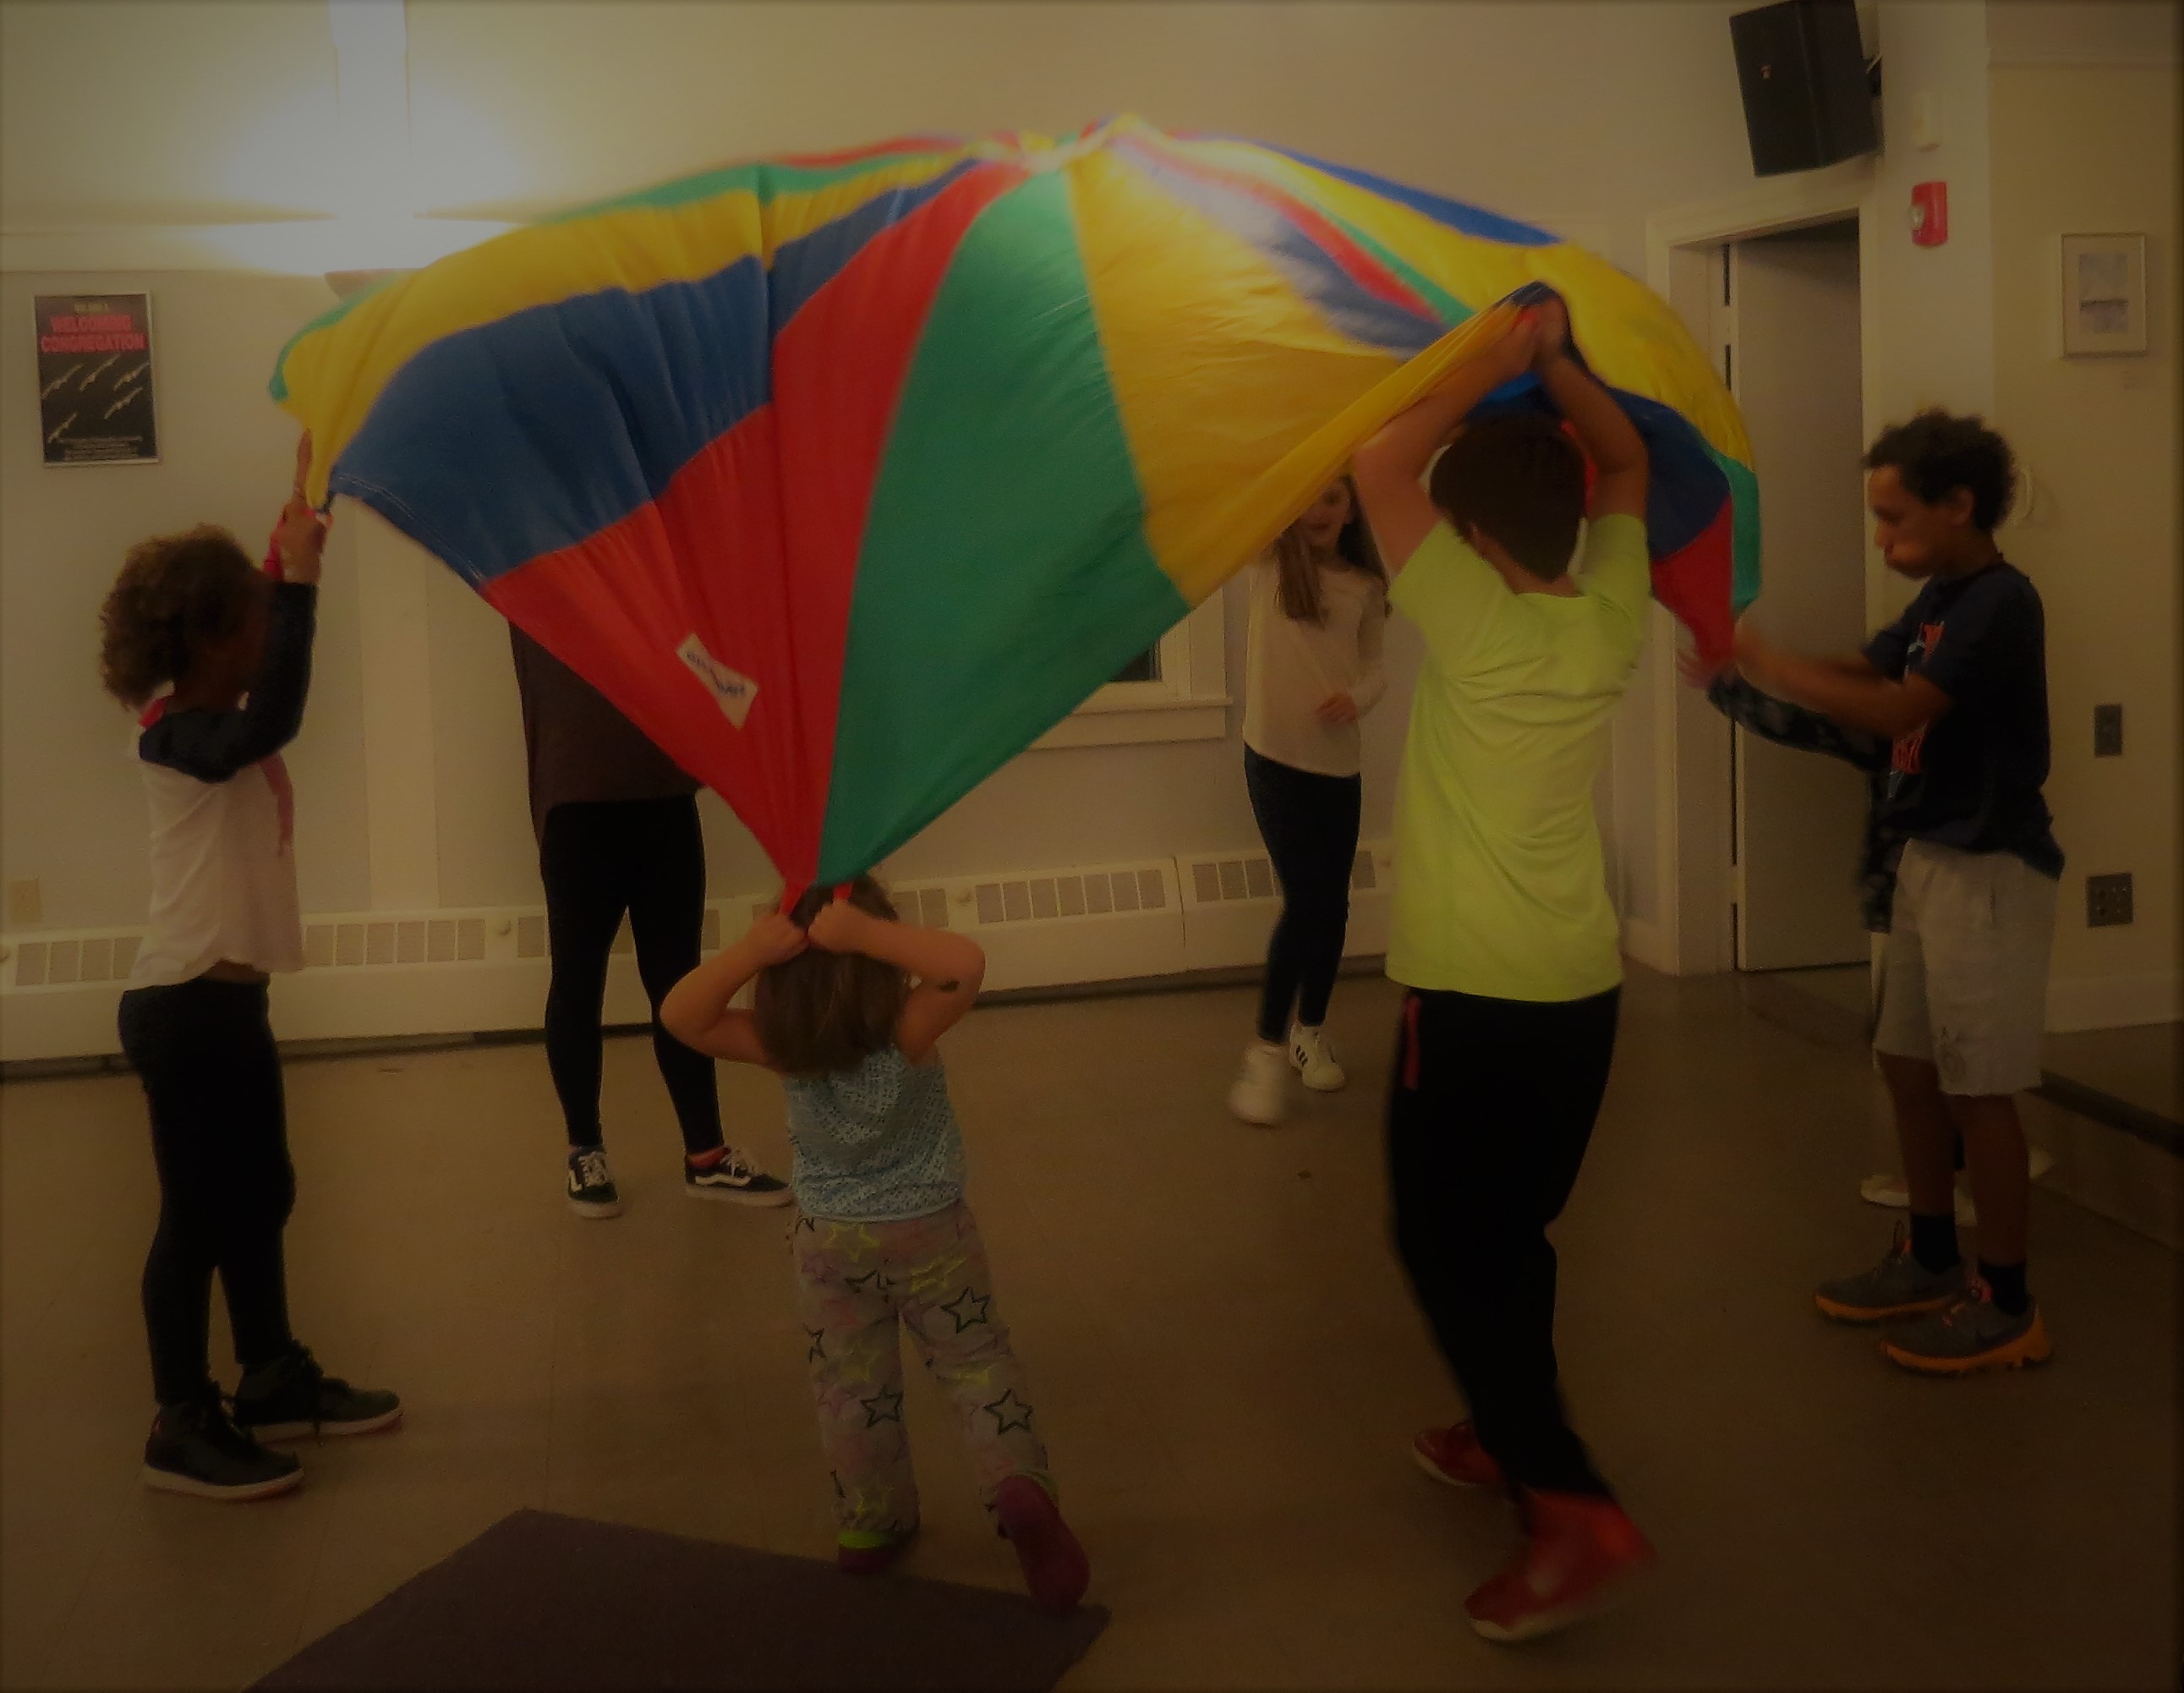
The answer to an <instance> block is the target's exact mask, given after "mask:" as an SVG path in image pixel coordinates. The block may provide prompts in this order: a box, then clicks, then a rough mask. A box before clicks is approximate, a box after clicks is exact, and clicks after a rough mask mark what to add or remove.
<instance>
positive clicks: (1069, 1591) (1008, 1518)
mask: <svg viewBox="0 0 2184 1693" xmlns="http://www.w3.org/2000/svg"><path fill="white" fill-rule="evenodd" d="M994 1515H995V1517H996V1518H999V1519H1000V1525H1001V1533H1002V1534H1004V1535H1005V1536H1006V1537H1007V1540H1008V1543H1009V1544H1010V1545H1011V1546H1014V1547H1015V1548H1016V1553H1017V1562H1018V1563H1019V1564H1021V1565H1022V1566H1023V1578H1024V1586H1025V1587H1026V1588H1027V1589H1028V1590H1030V1593H1031V1596H1032V1598H1033V1600H1034V1601H1035V1602H1036V1603H1037V1604H1038V1605H1039V1607H1040V1608H1042V1609H1044V1610H1048V1611H1067V1610H1072V1609H1073V1608H1074V1607H1076V1604H1077V1601H1078V1600H1080V1599H1082V1598H1083V1597H1084V1590H1085V1588H1087V1587H1088V1586H1089V1585H1090V1584H1091V1581H1092V1561H1091V1560H1090V1559H1089V1558H1088V1557H1085V1556H1084V1547H1083V1546H1082V1545H1079V1544H1078V1539H1077V1536H1076V1535H1074V1534H1071V1533H1070V1532H1069V1524H1067V1523H1065V1522H1063V1521H1062V1520H1061V1506H1058V1505H1056V1503H1055V1502H1054V1495H1052V1494H1050V1493H1049V1492H1048V1491H1047V1490H1045V1488H1043V1487H1041V1486H1040V1485H1039V1484H1038V1483H1037V1482H1035V1481H1034V1480H1033V1479H1031V1478H1030V1477H1029V1476H1028V1475H1012V1476H1011V1477H1010V1478H1009V1479H1007V1480H1006V1481H1005V1482H1003V1483H1002V1484H1000V1488H999V1489H998V1490H996V1491H995V1495H994Z"/></svg>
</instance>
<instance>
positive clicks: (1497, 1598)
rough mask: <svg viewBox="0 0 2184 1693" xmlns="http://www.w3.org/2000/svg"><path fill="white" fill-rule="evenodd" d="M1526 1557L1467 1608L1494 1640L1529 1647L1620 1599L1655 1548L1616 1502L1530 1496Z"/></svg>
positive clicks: (1588, 1496) (1566, 1495)
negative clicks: (1519, 1642) (1529, 1643)
mask: <svg viewBox="0 0 2184 1693" xmlns="http://www.w3.org/2000/svg"><path fill="white" fill-rule="evenodd" d="M1523 1508H1524V1525H1525V1534H1524V1550H1523V1551H1519V1552H1518V1554H1517V1556H1516V1557H1514V1558H1513V1559H1511V1560H1510V1562H1509V1564H1508V1566H1507V1568H1504V1569H1503V1570H1502V1573H1500V1574H1498V1575H1496V1576H1495V1577H1494V1578H1493V1579H1491V1580H1490V1581H1488V1582H1487V1583H1486V1584H1485V1585H1484V1586H1483V1587H1481V1588H1480V1589H1479V1590H1478V1591H1477V1592H1476V1593H1474V1594H1473V1595H1472V1596H1471V1597H1470V1598H1468V1599H1467V1600H1465V1601H1463V1608H1464V1610H1465V1611H1466V1612H1468V1613H1469V1615H1470V1618H1471V1626H1472V1627H1473V1628H1474V1629H1477V1630H1478V1631H1479V1633H1480V1634H1482V1635H1485V1637H1486V1638H1487V1639H1488V1640H1531V1639H1532V1638H1534V1637H1535V1635H1546V1634H1552V1633H1553V1632H1554V1631H1555V1630H1556V1629H1563V1628H1567V1627H1568V1626H1569V1624H1571V1623H1574V1622H1576V1621H1578V1620H1579V1618H1582V1617H1585V1616H1589V1615H1591V1613H1592V1612H1595V1611H1597V1610H1599V1609H1601V1608H1602V1607H1603V1606H1606V1605H1607V1604H1609V1603H1611V1602H1612V1601H1613V1600H1615V1599H1617V1598H1619V1597H1620V1596H1621V1593H1620V1590H1621V1589H1622V1587H1623V1586H1624V1583H1625V1581H1626V1579H1628V1578H1629V1577H1630V1576H1633V1575H1635V1574H1636V1573H1638V1572H1639V1571H1641V1570H1642V1569H1645V1568H1647V1567H1648V1566H1649V1565H1651V1564H1652V1562H1653V1557H1654V1554H1653V1548H1652V1546H1651V1545H1647V1544H1646V1537H1645V1536H1644V1535H1643V1534H1640V1533H1639V1532H1638V1525H1637V1524H1636V1523H1633V1522H1632V1521H1631V1520H1630V1518H1628V1517H1626V1516H1625V1515H1624V1513H1623V1507H1622V1506H1619V1505H1618V1504H1617V1503H1616V1502H1615V1501H1613V1500H1612V1499H1602V1498H1599V1497H1597V1496H1596V1495H1591V1494H1582V1493H1526V1494H1525V1495H1524V1500H1523Z"/></svg>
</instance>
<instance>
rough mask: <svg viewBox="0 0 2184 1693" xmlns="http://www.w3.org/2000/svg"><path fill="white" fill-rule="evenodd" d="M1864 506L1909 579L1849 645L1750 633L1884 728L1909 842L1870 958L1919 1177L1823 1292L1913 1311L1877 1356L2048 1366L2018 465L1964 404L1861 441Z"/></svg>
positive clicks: (2039, 669) (2028, 628) (1753, 652)
mask: <svg viewBox="0 0 2184 1693" xmlns="http://www.w3.org/2000/svg"><path fill="white" fill-rule="evenodd" d="M1866 467H1867V471H1868V475H1867V477H1866V498H1867V502H1868V504H1869V505H1870V506H1871V508H1872V510H1873V515H1874V520H1875V542H1876V543H1877V544H1878V545H1879V547H1880V550H1881V552H1882V554H1883V555H1884V556H1885V557H1886V560H1887V562H1888V565H1889V568H1890V569H1892V570H1894V571H1898V572H1899V573H1901V574H1902V575H1904V576H1910V577H1913V578H1914V579H1915V580H1918V581H1919V582H1921V583H1922V586H1921V587H1920V588H1919V593H1918V595H1917V597H1916V598H1915V599H1913V600H1912V602H1911V604H1910V606H1909V607H1908V609H1907V610H1905V611H1904V613H1903V615H1902V616H1901V617H1899V618H1897V620H1896V621H1895V622H1893V623H1892V624H1890V625H1889V626H1888V627H1886V629H1883V630H1882V631H1881V632H1880V633H1879V634H1877V635H1875V637H1874V638H1873V639H1872V640H1870V641H1869V642H1868V643H1866V648H1865V650H1864V653H1863V654H1861V655H1859V656H1858V657H1855V658H1840V659H1814V658H1807V657H1802V656H1799V655H1797V654H1791V653H1786V652H1783V651H1781V650H1780V649H1777V648H1775V646H1774V645H1772V643H1769V642H1767V641H1765V640H1764V639H1763V638H1761V637H1760V636H1759V635H1758V632H1756V631H1753V630H1752V629H1751V628H1750V627H1741V628H1740V630H1739V632H1738V637H1737V649H1736V666H1737V668H1738V669H1739V670H1740V671H1741V672H1742V673H1743V674H1744V676H1745V677H1747V679H1748V680H1749V681H1750V682H1752V683H1753V685H1755V686H1756V687H1758V688H1761V689H1762V690H1763V691H1765V692H1766V693H1772V694H1775V695H1777V696H1779V697H1780V698H1782V699H1787V700H1790V701H1791V702H1792V703H1794V704H1799V705H1802V706H1806V707H1808V708H1809V709H1811V710H1815V711H1818V712H1820V713H1822V714H1824V715H1825V716H1828V717H1830V718H1831V719H1833V720H1834V721H1836V722H1837V723H1839V724H1841V725H1842V726H1843V727H1846V728H1849V729H1856V730H1864V731H1865V732H1869V733H1872V734H1876V735H1883V736H1886V737H1888V738H1890V739H1891V741H1892V753H1891V757H1890V762H1889V771H1888V776H1887V781H1886V792H1885V795H1884V797H1883V800H1882V809H1883V813H1884V815H1883V817H1882V819H1881V821H1883V822H1884V823H1885V825H1886V827H1888V828H1889V829H1890V830H1891V831H1892V832H1893V833H1895V834H1896V835H1897V836H1899V837H1901V838H1903V841H1904V843H1905V844H1904V848H1903V859H1902V861H1901V864H1900V866H1899V869H1898V873H1897V890H1896V895H1895V901H1894V910H1893V913H1892V923H1891V926H1890V928H1889V933H1888V938H1887V940H1886V943H1885V944H1884V946H1883V949H1882V952H1881V977H1880V1005H1879V1007H1878V1012H1877V1016H1876V1019H1875V1034H1874V1047H1875V1053H1876V1055H1877V1056H1878V1059H1879V1061H1880V1070H1881V1073H1882V1075H1883V1076H1884V1077H1885V1078H1886V1080H1887V1083H1888V1092H1889V1097H1890V1100H1891V1102H1892V1105H1893V1106H1894V1109H1895V1117H1896V1133H1897V1141H1898V1143H1899V1144H1900V1145H1901V1147H1902V1149H1903V1164H1904V1175H1905V1178H1906V1179H1907V1181H1908V1185H1909V1188H1910V1191H1911V1227H1910V1230H1909V1233H1908V1239H1906V1238H1904V1237H1903V1235H1902V1234H1900V1233H1899V1235H1898V1238H1897V1240H1896V1242H1895V1244H1894V1245H1893V1246H1892V1248H1891V1250H1889V1252H1888V1254H1887V1255H1886V1256H1885V1257H1884V1258H1883V1259H1882V1260H1881V1261H1880V1264H1879V1265H1878V1266H1876V1267H1874V1268H1872V1269H1869V1270H1867V1271H1865V1272H1864V1273H1860V1274H1858V1275H1855V1276H1848V1277H1845V1278H1841V1279H1839V1280H1836V1281H1831V1282H1826V1283H1824V1284H1822V1285H1821V1287H1820V1289H1819V1292H1818V1293H1817V1295H1815V1299H1816V1300H1817V1302H1818V1304H1819V1308H1820V1310H1821V1311H1822V1312H1825V1313H1826V1314H1827V1315H1828V1316H1830V1317H1836V1318H1838V1319H1840V1320H1841V1321H1844V1322H1851V1323H1879V1322H1886V1321H1890V1320H1893V1319H1897V1318H1916V1319H1918V1320H1917V1321H1915V1322H1914V1323H1910V1324H1909V1325H1908V1327H1906V1328H1903V1329H1902V1330H1901V1331H1900V1332H1898V1333H1897V1334H1895V1335H1894V1336H1893V1337H1892V1339H1890V1340H1889V1342H1888V1344H1887V1345H1886V1351H1887V1354H1888V1356H1890V1357H1891V1358H1892V1359H1893V1360H1894V1361H1895V1362H1897V1363H1899V1364H1902V1365H1904V1366H1905V1367H1908V1368H1911V1369H1915V1370H1921V1371H1925V1372H1928V1373H1936V1374H1946V1375H1957V1374H1963V1373H1968V1372H1970V1371H1972V1370H1978V1369H1989V1368H1999V1367H2014V1366H2017V1365H2020V1364H2033V1363H2039V1362H2042V1361H2043V1360H2045V1359H2046V1357H2047V1356H2048V1333H2047V1328H2046V1325H2045V1324H2044V1323H2043V1322H2042V1318H2041V1314H2040V1308H2039V1306H2037V1304H2036V1303H2035V1302H2034V1300H2033V1299H2032V1296H2031V1293H2030V1291H2029V1290H2028V1289H2027V1288H2026V1286H2025V1250H2026V1249H2025V1222H2026V1216H2025V1214H2026V1210H2027V1207H2028V1204H2029V1200H2030V1185H2031V1184H2030V1178H2029V1177H2028V1175H2027V1173H2026V1160H2025V1133H2024V1128H2023V1127H2022V1125H2021V1124H2020V1122H2019V1120H2018V1114H2017V1101H2016V1097H2015V1096H2016V1094H2018V1093H2019V1092H2020V1090H2022V1089H2026V1088H2031V1087H2034V1086H2036V1085H2037V1084H2038V1083H2039V1081H2040V1039H2041V1035H2042V1032H2043V1031H2044V1029H2045V1028H2046V1026H2047V996H2048V952H2049V950H2050V948H2051V946H2052V944H2053V934H2054V926H2055V897H2056V883H2057V881H2058V879H2059V877H2061V875H2062V872H2063V853H2062V849H2060V848H2059V847H2058V846H2057V845H2056V844H2055V837H2054V835H2053V832H2052V830H2051V828H2050V819H2049V816H2048V805H2047V801H2046V800H2045V799H2043V798H2042V794H2041V786H2042V783H2043V782H2045V781H2046V780H2047V777H2048V675H2047V646H2046V632H2045V624H2044V621H2043V618H2042V610H2041V604H2040V594H2039V591H2038V590H2037V589H2036V588H2034V587H2033V586H2032V583H2031V581H2030V580H2029V579H2028V578H2027V577H2026V576H2025V574H2024V572H2022V571H2020V570H2018V569H2017V568H2016V567H2015V566H2014V565H2011V564H2010V563H2009V560H2006V559H2004V558H2003V555H2002V552H2001V549H1999V548H1997V546H1996V544H1995V540H1994V531H1995V529H1996V528H1997V526H1998V525H1999V524H2000V523H2001V521H2002V520H2003V516H2004V515H2005V514H2006V513H2007V512H2008V511H2009V504H2010V499H2011V497H2012V495H2013V494H2014V492H2015V487H2016V467H2015V465H2014V462H2013V460H2012V459H2011V455H2010V451H2009V445H2008V443H2005V442H2004V441H2003V438H2002V437H2000V436H1999V435H1997V434H1996V433H1995V432H1993V431H1992V430H1990V429H1988V428H1986V426H1984V425H1983V424H1981V422H1980V420H1978V419H1976V418H1963V417H1953V416H1950V415H1948V414H1947V413H1945V412H1940V411H1927V412H1922V413H1920V414H1919V415H1918V416H1916V417H1914V418H1913V419H1912V420H1910V421H1909V422H1908V423H1906V424H1902V425H1899V426H1897V427H1895V428H1892V429H1890V430H1887V431H1886V432H1883V433H1882V435H1881V436H1880V439H1878V440H1877V441H1875V443H1874V444H1873V447H1872V448H1871V449H1870V451H1869V452H1868V454H1867V455H1866ZM1958 1135H1961V1136H1962V1138H1963V1142H1964V1161H1965V1164H1966V1167H1967V1168H1968V1171H1969V1173H1970V1178H1971V1186H1972V1195H1973V1198H1974V1200H1975V1202H1976V1204H1977V1206H1978V1211H1979V1230H1980V1261H1979V1273H1977V1274H1976V1275H1968V1274H1967V1273H1965V1267H1964V1261H1963V1259H1962V1258H1961V1257H1960V1256H1958V1247H1957V1225H1956V1215H1955V1206H1954V1195H1953V1163H1954V1147H1955V1142H1956V1139H1957V1137H1958Z"/></svg>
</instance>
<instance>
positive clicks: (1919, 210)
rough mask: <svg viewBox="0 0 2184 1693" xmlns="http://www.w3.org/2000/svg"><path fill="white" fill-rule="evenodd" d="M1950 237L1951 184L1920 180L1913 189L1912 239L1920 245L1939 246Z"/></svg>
mask: <svg viewBox="0 0 2184 1693" xmlns="http://www.w3.org/2000/svg"><path fill="white" fill-rule="evenodd" d="M1948 238H1949V185H1948V184H1947V183H1946V182H1919V183H1915V184H1914V185H1913V187H1912V189H1911V239H1912V241H1913V242H1914V243H1915V244H1916V245H1918V246H1920V247H1939V246H1940V245H1941V244H1942V242H1945V241H1947V239H1948Z"/></svg>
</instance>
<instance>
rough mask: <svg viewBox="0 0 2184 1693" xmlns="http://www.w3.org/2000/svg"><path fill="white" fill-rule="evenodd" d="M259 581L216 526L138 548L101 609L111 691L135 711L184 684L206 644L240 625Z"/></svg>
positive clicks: (102, 664)
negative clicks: (172, 686)
mask: <svg viewBox="0 0 2184 1693" xmlns="http://www.w3.org/2000/svg"><path fill="white" fill-rule="evenodd" d="M258 581H259V574H258V568H257V566H256V565H253V564H252V563H251V562H250V555H249V554H248V553H246V552H244V551H243V550H242V545H241V544H240V543H238V542H237V540H236V538H235V537H234V536H232V535H231V534H229V533H228V532H227V531H226V530H225V529H222V528H220V527H219V526H217V525H214V524H210V523H201V524H199V525H198V526H197V527H196V528H194V529H192V530H190V531H188V532H187V533H185V534H181V535H155V536H153V537H152V538H151V539H150V540H148V541H139V542H138V543H136V545H135V546H133V547H131V549H129V556H128V558H127V559H126V560H124V561H123V563H122V566H121V574H120V576H118V577H117V578H116V579H115V580H114V587H113V588H111V589H110V590H109V592H108V593H107V596H106V603H105V604H103V605H102V606H101V607H100V608H99V610H98V625H99V643H98V674H99V680H100V681H101V682H104V683H105V685H106V691H107V692H108V693H110V694H112V695H113V696H114V698H115V699H118V700H120V702H121V703H122V704H124V705H126V706H129V707H131V709H132V710H133V709H134V708H136V707H137V706H140V705H142V704H144V702H145V701H146V700H148V699H150V698H151V697H152V696H153V694H154V693H158V692H159V689H160V688H161V687H162V686H163V685H164V684H165V683H167V682H179V681H180V680H181V678H182V677H183V676H184V674H186V673H187V671H188V670H189V667H190V660H191V656H192V654H193V653H194V652H195V651H196V649H197V648H198V646H199V645H200V644H201V643H204V642H206V641H216V640H218V639H220V638H221V637H222V636H224V635H231V634H233V633H234V632H235V631H236V630H237V628H239V627H241V626H242V620H243V618H244V616H245V615H247V614H248V610H249V608H250V596H251V593H252V592H253V588H255V586H256V584H257V582H258Z"/></svg>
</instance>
